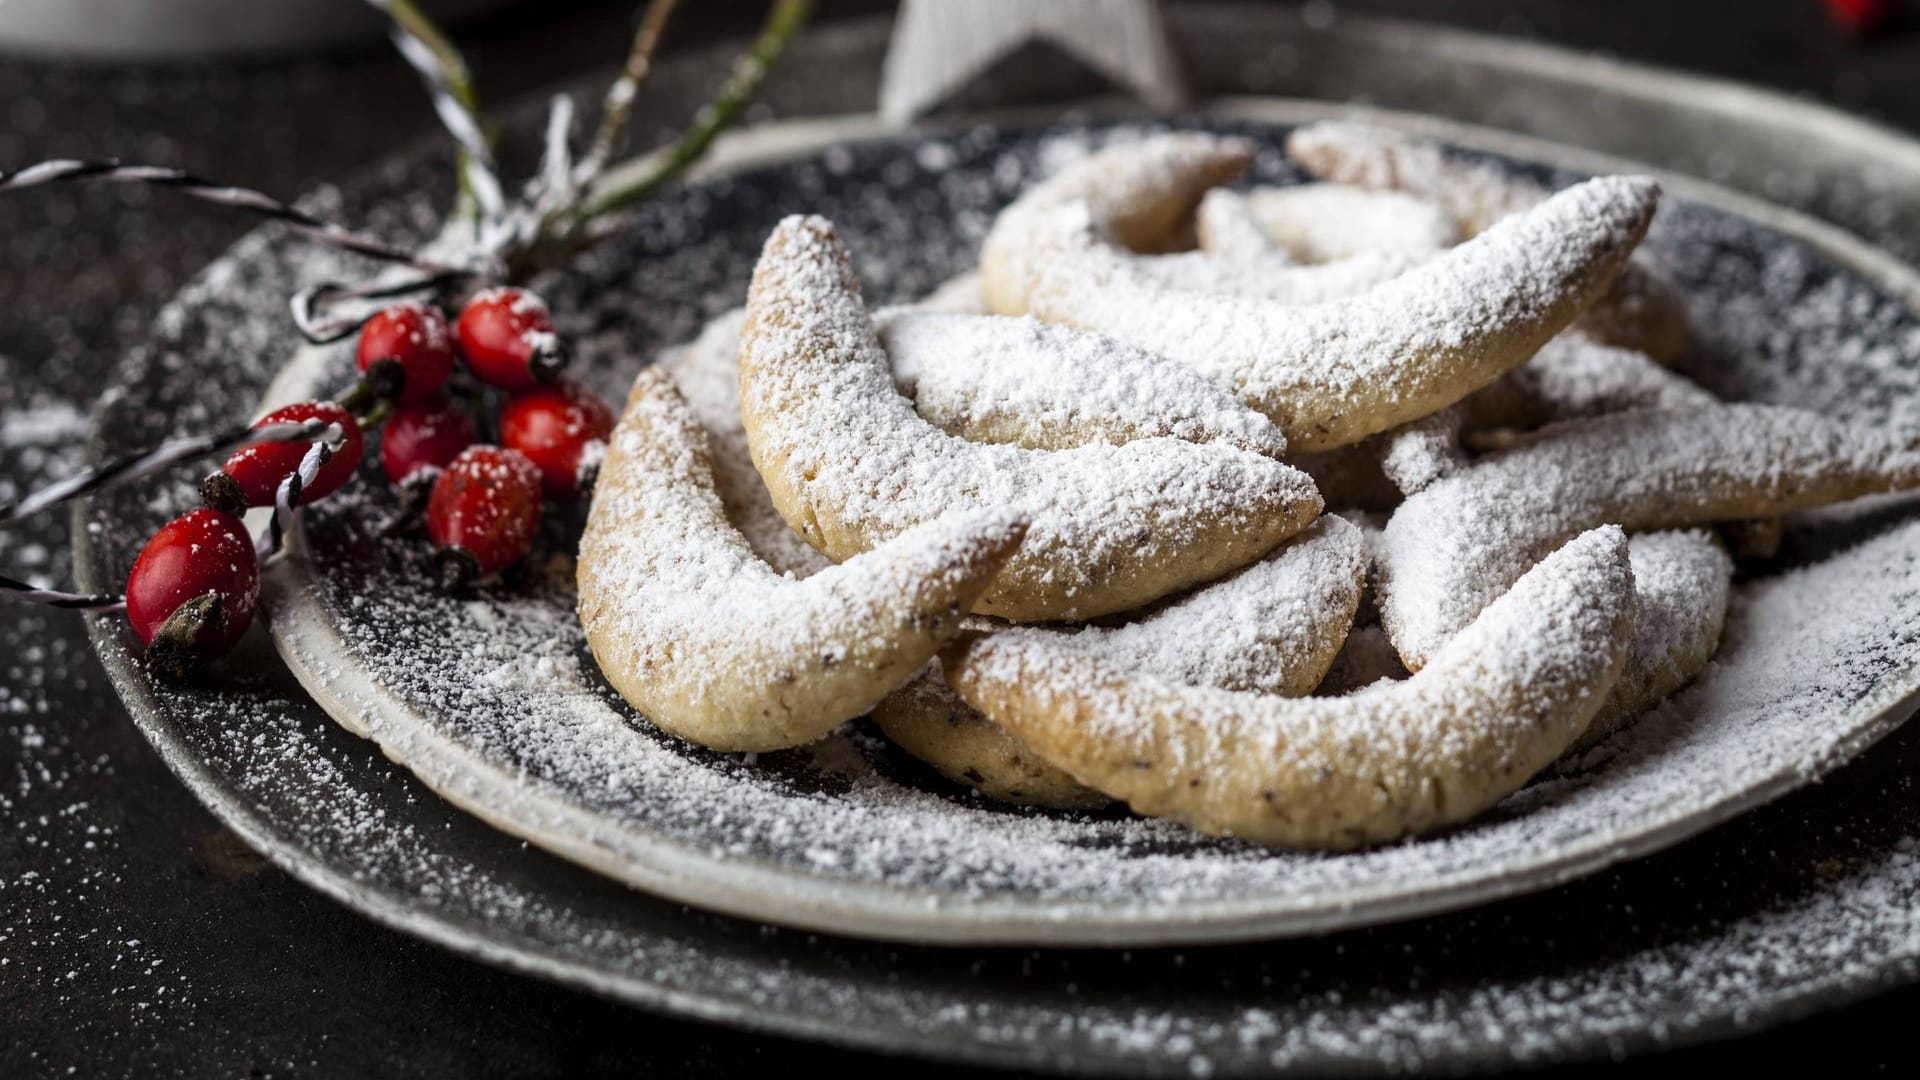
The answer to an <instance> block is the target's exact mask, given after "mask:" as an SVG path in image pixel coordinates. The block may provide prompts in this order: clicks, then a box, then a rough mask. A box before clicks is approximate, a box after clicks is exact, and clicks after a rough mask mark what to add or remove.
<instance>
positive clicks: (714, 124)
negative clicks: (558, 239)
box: [571, 0, 813, 232]
mask: <svg viewBox="0 0 1920 1080" xmlns="http://www.w3.org/2000/svg"><path fill="white" fill-rule="evenodd" d="M812 11H813V0H774V3H773V9H772V10H771V11H769V12H768V13H767V20H766V22H765V23H764V24H762V25H761V27H760V34H759V36H758V37H756V38H754V40H753V44H752V45H751V46H749V47H748V49H747V51H746V52H745V53H743V54H741V56H740V59H739V60H737V61H735V62H734V65H733V72H732V74H730V75H728V76H727V83H726V85H725V86H724V87H722V88H721V90H720V93H719V95H718V96H717V97H715V98H714V99H713V100H712V101H710V102H708V103H707V104H706V105H705V106H703V107H702V108H701V110H700V112H699V113H698V114H696V115H695V116H694V118H693V124H692V126H690V127H689V128H688V129H687V131H686V133H685V134H683V135H681V136H680V139H679V141H678V142H676V143H674V144H673V146H672V147H671V148H669V149H668V150H667V151H666V152H665V153H664V154H662V155H661V157H660V160H659V161H658V162H657V163H656V164H655V165H654V167H653V168H651V169H649V170H647V172H646V173H645V174H643V175H642V176H640V177H639V178H638V179H636V180H634V181H633V182H632V183H629V184H624V185H622V186H620V187H617V188H614V189H612V190H610V191H602V192H597V193H594V195H593V196H592V198H591V199H590V200H589V201H588V202H587V205H586V207H585V208H584V209H582V210H581V211H580V212H579V213H577V214H576V215H575V216H574V227H573V230H571V231H576V232H577V231H579V230H581V229H583V228H584V227H586V226H588V225H591V224H592V223H593V221H594V219H596V218H600V217H604V216H605V215H607V214H611V213H615V212H616V211H619V210H623V209H625V208H626V207H629V206H632V205H633V204H634V203H637V202H640V201H642V200H644V199H646V198H648V197H649V196H651V195H653V194H654V193H655V192H657V191H659V190H660V189H661V188H662V187H664V186H665V185H666V184H667V183H668V182H669V181H671V180H673V179H674V178H675V177H677V176H679V175H680V174H681V173H682V172H685V171H686V169H687V167H688V166H690V165H692V164H693V163H694V162H696V161H698V160H700V158H701V156H702V155H704V154H705V153H706V152H707V148H708V147H710V146H712V145H713V140H714V139H716V138H718V137H719V135H720V133H721V132H722V131H725V130H726V129H727V128H728V127H729V126H731V125H732V124H733V122H734V121H735V120H737V119H739V117H740V113H741V112H742V111H743V110H745V109H746V107H747V104H748V103H749V102H751V101H752V100H753V98H754V95H755V94H757V93H759V91H760V87H761V85H762V84H763V83H765V82H766V80H767V74H768V72H770V71H771V70H772V69H773V65H774V63H775V62H776V61H778V60H779V59H780V54H781V53H782V52H784V51H786V48H787V43H788V42H789V41H791V40H792V39H793V36H794V34H795V33H797V32H798V31H799V29H800V27H801V26H802V25H804V24H805V23H806V21H807V16H808V15H810V14H812Z"/></svg>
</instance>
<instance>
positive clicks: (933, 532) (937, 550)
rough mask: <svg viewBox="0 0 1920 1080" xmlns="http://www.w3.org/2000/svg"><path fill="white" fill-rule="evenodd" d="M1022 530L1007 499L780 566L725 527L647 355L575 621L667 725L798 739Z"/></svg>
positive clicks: (981, 578) (946, 633)
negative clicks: (862, 549) (830, 562)
mask: <svg viewBox="0 0 1920 1080" xmlns="http://www.w3.org/2000/svg"><path fill="white" fill-rule="evenodd" d="M1025 528H1026V526H1025V522H1024V520H1023V519H1022V518H1021V517H1020V516H1019V515H1018V514H1017V513H1013V512H1009V511H1004V510H1002V511H997V512H994V511H982V512H973V513H965V514H957V515H954V516H952V517H948V518H944V519H942V520H938V521H933V522H930V523H928V524H927V525H925V526H923V527H921V528H918V529H914V530H910V531H908V532H906V533H905V534H903V535H901V536H900V537H898V538H897V539H895V540H893V541H892V542H890V543H887V544H885V545H883V546H880V547H878V548H876V549H875V550H874V551H872V552H871V553H869V554H867V555H864V556H862V557H860V558H856V559H852V560H849V561H848V562H847V563H846V564H844V565H842V566H837V567H832V568H830V569H827V570H823V571H821V572H820V573H818V574H815V575H814V576H812V577H810V578H807V579H806V580H804V581H796V580H793V579H791V578H787V577H782V576H781V575H779V574H777V573H775V572H774V571H773V570H772V568H770V567H769V566H768V565H767V564H766V563H764V562H762V561H761V560H760V558H759V556H757V555H755V554H754V552H753V551H752V549H751V548H749V547H748V546H747V542H746V540H745V539H744V538H743V537H742V536H741V535H740V533H739V532H738V531H737V530H735V529H734V528H733V526H732V525H730V524H728V522H727V519H726V515H725V510H724V508H723V507H722V505H721V502H720V497H719V494H718V493H717V492H716V490H715V487H714V480H713V471H712V465H711V462H710V459H709V457H708V451H707V440H706V433H705V432H704V431H703V430H702V429H701V427H700V425H699V423H698V422H697V421H696V420H695V419H694V417H693V414H692V412H690V411H689V410H688V408H687V406H686V403H685V401H683V400H682V399H681V397H680V394H679V392H678V391H677V390H675V389H674V387H673V384H672V381H671V379H670V378H669V377H668V375H667V374H666V373H665V372H662V371H660V370H658V369H655V368H649V369H647V370H644V371H642V372H641V373H640V375H639V377H638V378H636V379H635V380H634V384H633V390H632V392H631V394H630V395H629V396H628V399H627V406H626V412H625V415H623V416H622V417H621V419H620V424H619V426H618V427H617V428H616V429H615V430H614V433H613V436H612V438H611V439H610V440H608V446H607V455H606V460H605V461H604V462H603V463H602V464H601V468H600V478H599V480H598V482H597V483H596V484H595V486H594V495H593V505H592V509H591V510H590V512H589V513H588V515H587V525H586V531H585V532H584V534H583V535H582V536H581V539H580V557H579V564H578V576H579V588H580V598H579V613H580V622H581V625H582V626H583V627H584V628H585V629H586V636H587V644H588V646H589V647H590V648H591V649H592V651H593V656H594V659H595V660H596V661H598V662H599V664H600V670H601V671H602V672H604V673H605V674H606V676H607V681H608V682H609V683H611V684H612V685H613V687H614V689H615V690H618V691H619V692H620V695H621V696H622V697H624V698H626V699H627V701H628V702H630V703H631V704H632V705H633V706H634V708H636V709H638V710H640V712H641V714H642V715H644V716H646V717H647V719H649V720H651V721H652V722H653V723H655V724H657V725H658V726H660V727H661V728H663V729H665V730H666V731H669V732H672V733H673V734H675V735H678V736H680V737H681V738H684V739H688V740H690V741H692V742H697V743H700V744H701V745H703V746H708V747H712V748H713V749H716V750H777V749H781V748H784V747H789V746H798V745H801V744H803V743H808V742H812V741H813V740H815V739H817V738H819V737H821V736H822V735H825V734H826V733H827V732H829V731H831V730H833V729H834V728H835V727H837V726H838V725H840V724H841V723H844V722H845V721H847V720H850V719H852V718H853V717H856V716H859V715H860V714H862V713H864V712H866V711H867V710H868V709H869V708H871V707H872V706H873V704H874V703H875V702H877V701H879V700H880V698H881V697H883V696H884V695H885V694H887V692H889V691H890V690H892V689H893V688H894V687H896V686H898V685H900V683H901V682H902V681H904V680H905V679H906V678H907V677H908V676H909V675H911V674H913V672H914V670H915V669H916V668H918V667H920V666H921V665H922V664H924V663H926V661H927V660H928V658H930V657H931V656H932V655H933V653H934V650H935V649H937V648H938V647H939V646H940V644H941V643H942V642H944V641H945V640H947V638H949V637H950V636H951V635H952V634H953V633H954V632H955V631H956V630H957V629H958V627H959V625H960V619H961V616H962V613H963V612H965V610H966V609H967V607H968V606H970V605H971V604H972V603H973V601H974V600H975V598H977V597H978V596H979V595H980V593H981V591H982V590H983V589H985V588H986V586H987V583H988V582H989V581H990V580H991V579H992V577H993V575H994V573H995V572H996V571H997V570H998V569H999V567H1000V566H1001V564H1002V563H1003V562H1004V561H1005V560H1006V559H1007V557H1008V555H1009V554H1010V553H1012V552H1013V551H1014V549H1015V548H1017V547H1018V546H1019V543H1020V538H1021V536H1022V534H1023V533H1024V532H1025Z"/></svg>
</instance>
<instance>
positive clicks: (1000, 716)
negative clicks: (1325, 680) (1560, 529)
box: [941, 526, 1633, 849]
mask: <svg viewBox="0 0 1920 1080" xmlns="http://www.w3.org/2000/svg"><path fill="white" fill-rule="evenodd" d="M1632 632H1633V571H1632V569H1631V568H1630V565H1629V561H1628V554H1627V542H1626V537H1625V535H1624V534H1623V533H1622V532H1621V531H1620V530H1619V529H1618V528H1615V527H1612V526H1608V527H1604V528H1601V529H1596V530H1593V531H1592V532H1590V533H1587V534H1585V535H1582V536H1579V537H1577V538H1575V539H1574V540H1572V541H1571V542H1569V543H1568V544H1567V545H1566V546H1565V547H1564V548H1563V549H1562V550H1560V551H1558V552H1556V553H1554V554H1553V555H1551V556H1550V557H1548V558H1547V559H1546V560H1545V561H1543V562H1542V563H1541V564H1540V565H1539V566H1538V567H1535V568H1534V569H1533V570H1531V571H1529V572H1528V573H1527V574H1526V575H1525V576H1523V577H1522V578H1521V579H1520V581H1519V582H1518V583H1517V584H1516V585H1515V586H1514V587H1513V589H1512V590H1511V591H1509V592H1508V593H1507V595H1505V596H1503V597H1501V598H1500V599H1499V600H1497V601H1496V602H1495V603H1493V604H1492V605H1490V606H1489V607H1488V608H1487V609H1486V611H1485V612H1483V613H1482V614H1481V616H1480V618H1479V619H1477V620H1476V621H1475V622H1474V624H1473V626H1472V627H1470V628H1469V629H1468V630H1466V631H1465V632H1463V633H1461V634H1460V635H1459V636H1458V637H1457V638H1455V639H1454V640H1453V641H1452V642H1450V643H1449V644H1448V645H1447V647H1446V648H1445V649H1444V650H1442V651H1441V652H1440V653H1439V654H1438V655H1436V656H1435V657H1434V662H1433V663H1432V664H1431V665H1429V666H1428V667H1427V669H1426V670H1424V671H1422V672H1420V673H1418V674H1416V675H1414V676H1413V677H1412V678H1410V679H1407V680H1405V681H1404V682H1398V683H1389V684H1384V685H1379V686H1375V687H1371V688H1368V689H1364V690H1360V691H1358V692H1356V693H1353V694H1350V695H1348V696H1346V697H1338V698H1296V699H1287V698H1276V697H1271V696H1266V695H1260V694H1247V693H1238V692H1234V691H1229V690H1216V689H1212V688H1195V687H1189V686H1182V685H1179V684H1178V683H1175V682H1172V681H1170V680H1165V679H1158V678H1154V677H1153V676H1150V675H1144V674H1139V673H1136V672H1132V671H1128V670H1126V669H1124V668H1121V667H1118V666H1115V665H1113V664H1110V663H1108V662H1106V661H1104V660H1102V659H1101V658H1100V657H1098V656H1093V655H1088V654H1085V653H1078V652H1075V651H1073V650H1071V649H1067V648H1063V647H1062V646H1061V644H1060V642H1059V641H1058V640H1057V639H1054V638H1051V637H1048V636H1045V635H1041V634H1035V633H1018V632H1016V633H1008V634H991V635H975V634H968V635H965V636H963V637H962V638H961V639H960V640H959V641H957V642H956V643H955V644H954V645H953V646H951V647H950V648H949V649H947V650H946V651H945V652H943V653H942V655H941V659H942V662H943V663H944V664H945V665H946V671H947V676H948V678H949V680H950V681H951V682H952V684H953V686H954V688H955V689H956V690H958V691H959V692H960V694H961V696H962V697H964V698H966V699H967V701H968V702H969V703H970V704H972V705H973V706H974V707H975V708H978V709H980V710H981V711H982V712H984V713H986V714H987V715H988V716H990V717H992V718H993V719H994V720H995V721H996V722H998V723H999V724H1000V725H1001V726H1002V727H1004V728H1006V729H1007V730H1008V731H1010V732H1012V733H1013V734H1014V735H1016V736H1017V737H1019V738H1020V739H1021V740H1022V741H1024V742H1026V743H1027V745H1029V746H1031V747H1032V748H1033V749H1034V750H1035V751H1036V752H1037V753H1039V754H1040V755H1041V756H1042V757H1044V758H1046V759H1047V760H1049V761H1051V762H1053V763H1054V764H1055V765H1057V766H1059V767H1061V768H1062V769H1064V770H1066V771H1067V772H1068V773H1070V774H1071V775H1072V776H1073V777H1074V778H1075V779H1077V780H1079V781H1080V782H1081V783H1084V784H1086V785H1087V786H1089V787H1092V788H1094V789H1096V790H1099V791H1103V792H1106V793H1107V794H1109V795H1112V796H1114V797H1115V798H1118V799H1123V800H1125V801H1126V802H1127V803H1128V804H1129V805H1131V806H1132V807H1133V808H1134V809H1135V810H1137V811H1139V812H1140V813H1143V814H1148V815H1151V816H1155V817H1165V818H1171V819H1173V820H1175V821H1179V822H1183V823H1185V824H1187V825H1190V826H1192V827H1194V828H1196V829H1199V830H1200V831H1202V832H1205V833H1210V834H1214V835H1223V836H1236V837H1241V838H1244V839H1247V840H1253V841H1257V842H1259V843H1265V844H1277V845H1285V846H1288V847H1301V848H1334V849H1341V848H1352V847H1357V846H1360V845H1363V844H1370V843H1381V842H1385V841H1390V840H1395V839H1399V838H1400V837H1403V836H1407V835H1410V834H1413V833H1419V832H1424V831H1427V830H1430V829H1434V828H1438V827H1441V826H1444V825H1449V824H1453V823H1456V822H1460V821H1464V820H1466V819H1467V818H1469V817H1471V816H1473V815H1474V814H1475V813H1478V812H1479V811H1480V810H1482V809H1485V808H1486V807H1487V806H1490V805H1492V804H1493V803H1494V802H1496V801H1497V800H1499V799H1500V798H1502V797H1503V796H1505V795H1507V794H1509V793H1510V792H1512V791H1514V790H1515V789H1517V788H1519V787H1520V785H1521V784H1523V783H1525V782H1526V781H1527V779H1528V778H1529V777H1531V776H1533V775H1534V774H1535V773H1536V772H1538V771H1539V770H1540V769H1541V768H1542V767H1544V766H1545V765H1547V764H1548V763H1549V762H1551V761H1552V760H1553V759H1554V758H1556V757H1558V756H1559V755H1560V754H1561V752H1563V751H1564V750H1566V748H1567V747H1568V746H1569V745H1571V744H1572V743H1573V741H1574V740H1575V739H1577V738H1578V737H1579V736H1580V734H1581V732H1582V731H1584V730H1585V729H1586V726H1587V722H1588V720H1589V719H1590V718H1591V717H1592V715H1593V713H1594V710H1596V709H1597V708H1599V706H1600V703H1601V701H1602V700H1603V699H1604V698H1605V696H1606V694H1607V692H1608V691H1609V690H1610V689H1611V687H1612V685H1613V682H1614V680H1615V678H1616V677H1617V676H1618V674H1619V671H1620V665H1621V663H1622V661H1623V660H1624V659H1625V657H1626V653H1627V646H1628V641H1629V639H1630V637H1631V635H1632Z"/></svg>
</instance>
